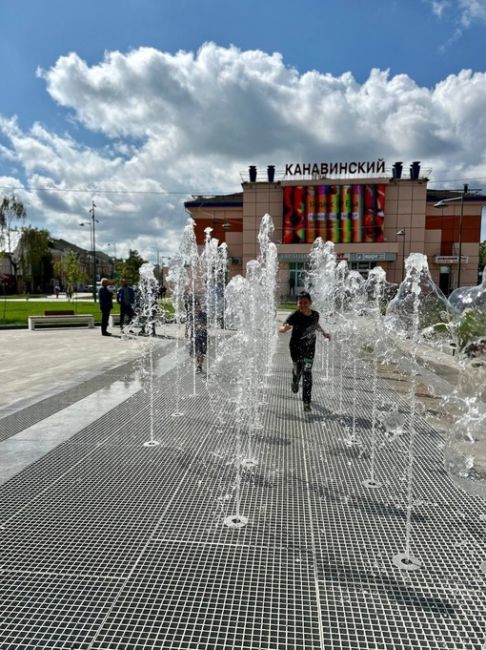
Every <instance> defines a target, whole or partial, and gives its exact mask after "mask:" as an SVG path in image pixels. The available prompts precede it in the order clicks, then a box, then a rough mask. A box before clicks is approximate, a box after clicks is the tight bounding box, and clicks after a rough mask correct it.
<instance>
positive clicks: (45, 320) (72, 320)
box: [28, 309, 95, 330]
mask: <svg viewBox="0 0 486 650" xmlns="http://www.w3.org/2000/svg"><path fill="white" fill-rule="evenodd" d="M28 323H29V329H30V330H35V329H38V328H43V327H84V326H86V327H94V323H95V320H94V316H92V315H91V314H75V313H74V311H73V310H72V309H52V310H46V311H45V312H44V316H29V317H28Z"/></svg>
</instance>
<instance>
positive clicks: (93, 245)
mask: <svg viewBox="0 0 486 650" xmlns="http://www.w3.org/2000/svg"><path fill="white" fill-rule="evenodd" d="M95 208H96V204H95V202H94V201H92V202H91V208H90V209H89V213H90V215H91V221H82V222H81V223H80V224H79V225H80V226H89V227H90V231H91V252H92V254H93V300H94V301H95V302H96V231H95V223H99V221H98V219H96V218H95Z"/></svg>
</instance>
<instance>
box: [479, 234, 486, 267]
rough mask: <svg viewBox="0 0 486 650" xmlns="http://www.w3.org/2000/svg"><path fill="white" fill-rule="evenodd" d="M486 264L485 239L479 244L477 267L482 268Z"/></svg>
mask: <svg viewBox="0 0 486 650" xmlns="http://www.w3.org/2000/svg"><path fill="white" fill-rule="evenodd" d="M485 266H486V240H485V241H482V242H481V243H480V244H479V268H480V269H484V267H485Z"/></svg>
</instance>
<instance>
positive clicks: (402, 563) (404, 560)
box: [392, 553, 422, 571]
mask: <svg viewBox="0 0 486 650" xmlns="http://www.w3.org/2000/svg"><path fill="white" fill-rule="evenodd" d="M392 562H393V564H394V565H395V566H396V567H398V568H399V569H404V570H405V571H416V570H417V569H420V568H421V567H422V562H421V561H420V560H418V559H417V558H416V557H414V556H413V555H407V554H406V553H397V554H396V555H394V556H393V557H392Z"/></svg>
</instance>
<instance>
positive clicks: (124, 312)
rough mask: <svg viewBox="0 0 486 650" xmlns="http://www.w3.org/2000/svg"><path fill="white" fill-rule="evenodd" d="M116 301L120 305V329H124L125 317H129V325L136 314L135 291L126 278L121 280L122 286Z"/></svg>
mask: <svg viewBox="0 0 486 650" xmlns="http://www.w3.org/2000/svg"><path fill="white" fill-rule="evenodd" d="M116 301H117V303H118V304H119V305H120V330H121V331H123V325H124V324H125V317H126V319H127V325H129V324H130V322H131V320H132V318H133V317H134V315H135V311H134V305H135V291H134V290H133V289H132V287H131V286H130V285H129V283H128V280H127V279H126V278H122V280H121V287H120V288H119V289H118V292H117V294H116Z"/></svg>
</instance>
